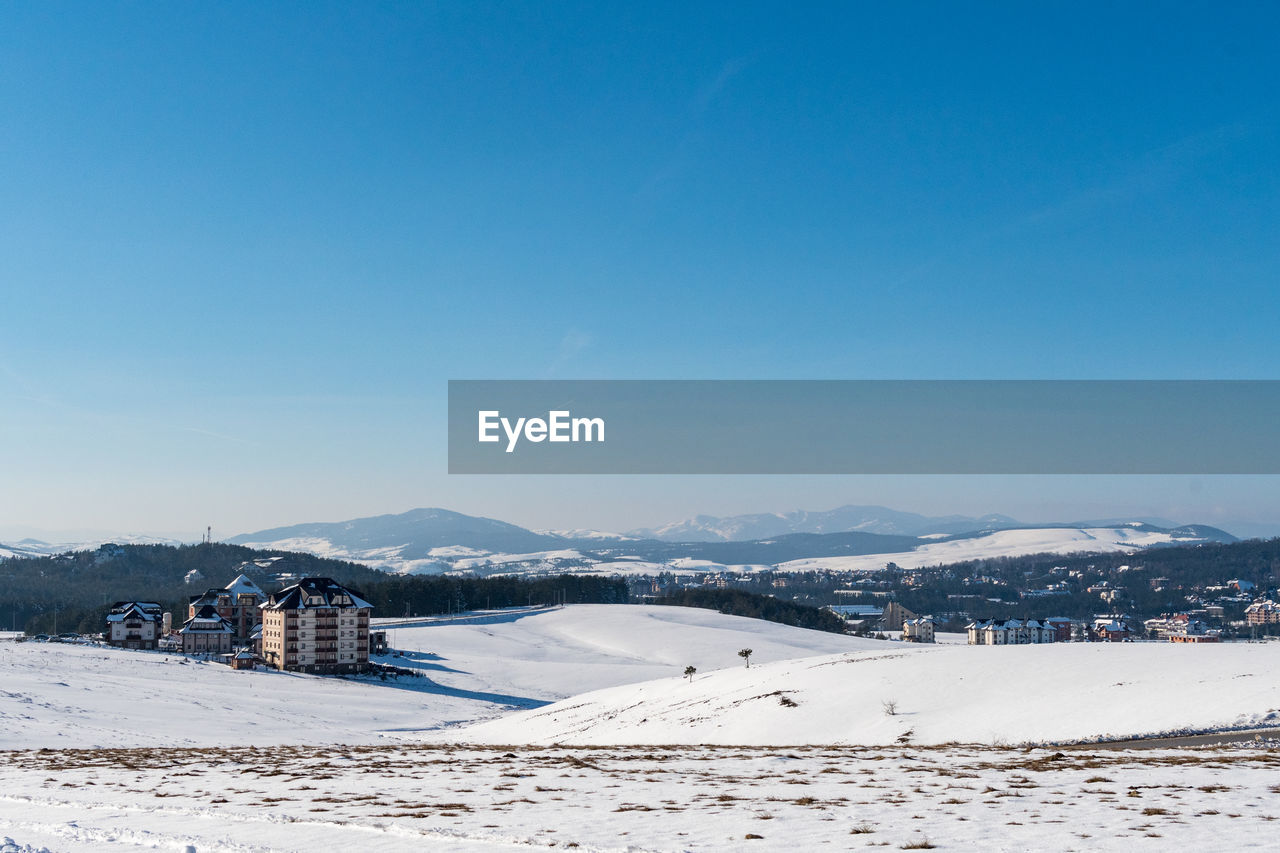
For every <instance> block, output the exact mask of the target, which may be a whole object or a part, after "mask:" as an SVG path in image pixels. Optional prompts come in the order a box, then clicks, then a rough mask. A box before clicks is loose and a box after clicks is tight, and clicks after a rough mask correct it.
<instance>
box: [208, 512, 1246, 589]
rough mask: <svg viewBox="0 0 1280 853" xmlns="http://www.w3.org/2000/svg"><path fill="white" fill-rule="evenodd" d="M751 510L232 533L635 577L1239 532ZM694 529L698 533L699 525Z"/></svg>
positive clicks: (451, 516) (397, 556) (356, 558)
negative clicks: (549, 525)
mask: <svg viewBox="0 0 1280 853" xmlns="http://www.w3.org/2000/svg"><path fill="white" fill-rule="evenodd" d="M705 518H708V519H709V517H705ZM750 518H754V519H765V518H772V519H774V522H776V524H775V523H774V522H760V523H759V524H757V525H756V526H755V527H754V528H753V527H751V526H750V525H748V524H746V523H740V522H738V521H735V520H732V519H730V520H728V521H729V522H731V523H726V524H721V525H715V524H712V523H711V521H715V520H709V521H708V523H707V525H705V526H704V527H703V529H702V535H703V536H704V538H702V539H696V538H694V539H689V540H685V541H672V540H669V539H665V538H663V539H660V538H658V537H657V536H653V537H650V538H638V537H621V536H615V535H613V534H608V533H601V532H599V531H595V530H566V531H560V532H550V531H543V532H535V531H532V530H526V529H525V528H523V527H517V526H516V525H513V524H507V523H506V522H502V521H497V520H495V519H491V518H479V517H475V516H468V515H463V514H461V513H457V512H451V511H449V510H444V509H438V508H428V509H415V510H411V511H409V512H406V513H401V514H399V515H381V516H375V517H371V518H358V519H353V520H351V521H343V522H326V523H317V524H299V525H294V526H291V527H279V528H274V529H271V530H262V531H259V532H257V533H246V534H244V535H241V536H236V537H234V538H232V539H230V540H229V542H231V543H232V544H237V545H247V546H250V547H253V548H258V549H261V550H271V551H301V552H304V553H309V554H315V555H317V556H321V557H331V558H335V559H342V560H350V561H352V562H357V563H363V564H364V565H367V566H371V567H373V568H379V569H384V570H386V571H391V572H400V573H413V574H420V573H425V574H436V573H447V572H463V573H468V574H474V575H488V574H558V573H561V572H589V573H606V574H621V575H628V574H630V575H635V574H657V573H659V572H673V573H677V574H697V573H701V572H716V571H725V570H731V571H737V572H751V571H763V570H771V569H774V568H781V569H782V570H784V571H786V570H797V571H799V570H809V569H821V568H837V567H840V568H854V567H857V568H866V567H875V568H879V567H883V566H884V565H885V564H886V563H888V562H894V563H897V564H898V565H900V566H925V565H936V564H939V563H945V562H955V561H959V560H973V559H983V558H986V557H996V556H1019V555H1024V554H1035V553H1058V554H1070V553H1104V552H1108V551H1123V552H1130V551H1135V550H1139V549H1142V548H1147V547H1152V546H1159V545H1177V544H1194V543H1196V542H1209V541H1213V542H1231V541H1234V537H1233V536H1231V535H1230V534H1228V533H1226V532H1224V531H1221V530H1218V529H1216V528H1212V527H1207V526H1203V525H1187V526H1184V527H1178V528H1169V527H1159V526H1153V525H1150V524H1146V523H1143V522H1138V521H1128V522H1122V523H1111V524H1106V523H1089V524H1087V525H1085V524H1077V525H1068V524H1064V525H1035V526H1026V527H1024V526H1018V525H1017V523H1016V522H1014V521H1013V519H1010V518H1008V517H1007V516H994V515H993V516H985V517H983V518H980V519H973V518H969V519H966V518H965V517H964V516H947V517H945V518H940V519H939V518H933V519H931V518H928V517H926V516H920V515H915V514H913V513H900V512H897V511H895V510H888V509H884V508H883V507H844V508H842V509H839V510H832V511H831V512H826V513H791V514H786V515H776V516H769V517H765V516H751V517H750ZM846 523H857V524H860V525H861V526H862V527H863V528H875V529H876V530H877V531H884V530H887V529H895V528H896V529H904V530H915V531H928V532H927V533H910V534H907V533H899V534H889V533H884V532H872V531H870V530H867V529H863V530H853V531H850V530H843V529H839V528H843V526H844V525H845V524H846ZM777 524H782V525H784V526H809V527H816V528H818V530H816V531H808V532H799V533H796V532H788V533H782V534H771V535H768V536H761V537H758V538H756V539H751V540H742V539H739V538H736V537H738V536H743V535H746V534H747V533H748V532H750V531H754V532H758V531H759V530H762V529H773V527H771V526H770V525H773V526H777ZM828 528H832V529H831V530H828ZM949 528H958V530H951V529H949ZM686 529H687V531H688V532H690V533H691V534H693V535H695V536H696V535H697V534H698V531H695V530H693V529H692V528H686ZM712 530H715V531H718V533H717V536H716V538H710V537H711V532H710V531H712ZM663 535H664V536H672V535H674V530H673V529H668V530H665V531H664V533H663ZM726 537H731V538H726Z"/></svg>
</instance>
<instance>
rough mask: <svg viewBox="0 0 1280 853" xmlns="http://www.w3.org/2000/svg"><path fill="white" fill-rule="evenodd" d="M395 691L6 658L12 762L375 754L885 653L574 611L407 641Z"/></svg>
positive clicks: (113, 653) (2, 666)
mask: <svg viewBox="0 0 1280 853" xmlns="http://www.w3.org/2000/svg"><path fill="white" fill-rule="evenodd" d="M390 630H391V631H392V637H391V639H392V646H393V647H394V648H397V649H404V650H407V651H406V652H405V653H404V656H403V657H388V658H383V660H384V661H386V662H388V663H392V664H395V665H397V666H400V667H406V668H412V669H415V670H418V671H420V672H422V673H424V675H425V677H424V678H401V679H393V680H389V681H386V682H383V681H381V680H379V679H377V678H374V677H370V678H362V679H337V678H322V677H317V676H308V675H295V674H285V673H277V672H267V671H256V672H237V671H233V670H231V669H229V668H228V667H226V666H224V665H222V664H220V663H207V662H200V661H193V660H188V659H186V658H183V657H181V656H178V655H166V654H162V653H155V652H131V651H123V650H120V649H111V648H100V647H91V646H76V645H66V644H43V643H32V642H28V643H14V642H0V749H19V748H32V747H41V746H48V747H91V746H144V745H145V746H160V745H173V746H183V745H188V746H195V745H215V744H225V745H239V744H269V743H304V742H305V743H374V742H378V741H381V740H384V739H387V738H392V739H394V738H399V737H403V736H404V735H405V733H406V732H410V731H421V730H424V729H434V728H439V727H442V726H449V725H454V724H457V723H460V722H467V721H475V720H484V719H490V718H493V717H496V716H499V715H502V714H505V713H509V712H511V711H512V710H513V709H522V708H530V707H536V706H539V705H542V704H544V703H546V702H549V701H553V700H557V699H563V698H565V697H568V696H572V695H574V694H576V693H580V692H584V691H588V690H595V689H599V688H602V687H610V686H616V685H619V684H627V683H631V682H635V681H643V680H649V679H653V678H658V677H661V676H663V675H670V674H678V673H679V672H680V671H681V670H683V668H684V667H685V666H686V665H689V664H693V665H696V666H698V667H699V668H701V669H705V670H710V669H714V668H716V667H722V666H729V665H731V664H732V663H733V662H734V661H735V660H737V657H736V655H737V651H738V650H739V649H741V648H743V647H750V648H753V649H755V659H757V660H778V659H781V658H783V657H801V656H808V655H814V654H830V653H833V652H838V651H844V650H853V649H859V648H866V647H868V644H871V645H872V647H875V646H876V645H878V644H875V643H874V641H869V640H859V639H856V638H853V637H843V636H839V635H836V634H827V633H822V632H819V631H808V630H804V629H801V628H789V627H787V626H784V625H776V624H773V623H770V622H760V621H758V620H754V619H744V618H741V617H736V616H724V615H722V614H719V613H715V612H712V611H707V610H692V609H687V608H678V607H661V608H660V607H642V606H639V605H575V606H572V607H566V608H561V609H555V610H521V611H516V612H496V613H493V614H488V615H482V616H475V617H471V618H468V619H454V620H448V619H442V620H418V621H417V622H415V623H412V624H411V625H396V626H393V627H391V628H390Z"/></svg>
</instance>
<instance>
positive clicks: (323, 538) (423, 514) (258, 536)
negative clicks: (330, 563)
mask: <svg viewBox="0 0 1280 853" xmlns="http://www.w3.org/2000/svg"><path fill="white" fill-rule="evenodd" d="M227 541H228V542H229V543H231V544H232V545H247V546H249V547H251V548H259V549H263V550H279V551H302V552H304V553H309V554H316V555H317V556H322V557H334V558H337V559H343V560H352V561H354V562H359V563H365V564H367V565H371V566H378V567H384V566H385V567H389V568H391V569H393V570H396V571H414V572H423V571H425V572H432V571H444V570H447V569H448V568H449V567H450V565H451V562H452V560H453V559H455V558H459V557H483V556H485V555H487V554H493V553H503V554H509V553H531V552H539V551H553V550H559V549H562V548H565V547H567V546H568V544H569V540H566V539H565V538H564V537H561V536H555V535H552V534H546V533H534V532H533V531H532V530H526V529H525V528H523V527H517V526H516V525H514V524H507V523H506V522H505V521H498V520H496V519H492V518H482V517H479V516H472V515H463V514H462V513H460V512H452V511H451V510H447V509H440V508H438V507H427V508H423V509H413V510H409V511H408V512H403V513H400V514H398V515H378V516H372V517H369V518H356V519H352V520H350V521H334V522H317V523H312V524H295V525H292V526H289V527H275V528H272V529H270V530H259V531H257V532H256V533H245V534H242V535H240V536H234V537H232V538H231V539H228V540H227Z"/></svg>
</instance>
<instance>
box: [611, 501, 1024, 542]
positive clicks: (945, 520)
mask: <svg viewBox="0 0 1280 853" xmlns="http://www.w3.org/2000/svg"><path fill="white" fill-rule="evenodd" d="M1018 525H1019V522H1018V521H1016V520H1015V519H1012V518H1010V517H1009V516H1007V515H995V514H992V515H984V516H982V517H980V518H971V517H969V516H964V515H946V516H941V517H930V516H926V515H920V514H919V513H914V512H901V511H899V510H895V509H889V508H888V507H883V506H856V505H849V506H842V507H837V508H836V509H832V510H826V511H824V512H809V511H806V510H797V511H795V512H782V513H758V514H755V515H734V516H730V517H728V518H718V517H716V516H712V515H695V516H694V517H693V518H687V519H685V520H684V521H677V522H674V523H672V524H666V525H663V526H661V527H652V528H641V529H639V530H632V531H630V535H632V536H635V537H638V538H643V539H661V540H662V541H664V542H743V541H750V540H752V539H766V538H769V537H773V536H784V535H786V534H788V533H846V532H859V533H879V534H883V535H886V536H922V535H925V534H929V533H968V532H972V531H975V530H988V529H995V528H1001V527H1016V526H1018Z"/></svg>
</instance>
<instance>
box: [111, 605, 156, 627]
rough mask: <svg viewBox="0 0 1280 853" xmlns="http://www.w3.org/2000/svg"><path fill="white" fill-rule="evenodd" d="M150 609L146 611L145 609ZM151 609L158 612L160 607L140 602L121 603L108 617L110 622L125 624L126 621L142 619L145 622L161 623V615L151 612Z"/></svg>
mask: <svg viewBox="0 0 1280 853" xmlns="http://www.w3.org/2000/svg"><path fill="white" fill-rule="evenodd" d="M144 607H145V608H148V609H147V610H144V609H143V608H144ZM151 608H155V609H156V610H158V609H159V608H160V605H158V604H150V603H148V602H138V601H119V602H116V605H115V606H114V607H112V608H111V613H110V614H108V615H107V621H108V622H123V621H125V620H126V619H141V620H142V621H143V622H159V621H160V614H159V613H156V612H149V611H150V610H151Z"/></svg>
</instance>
